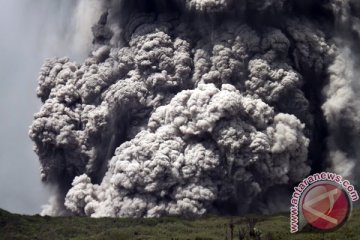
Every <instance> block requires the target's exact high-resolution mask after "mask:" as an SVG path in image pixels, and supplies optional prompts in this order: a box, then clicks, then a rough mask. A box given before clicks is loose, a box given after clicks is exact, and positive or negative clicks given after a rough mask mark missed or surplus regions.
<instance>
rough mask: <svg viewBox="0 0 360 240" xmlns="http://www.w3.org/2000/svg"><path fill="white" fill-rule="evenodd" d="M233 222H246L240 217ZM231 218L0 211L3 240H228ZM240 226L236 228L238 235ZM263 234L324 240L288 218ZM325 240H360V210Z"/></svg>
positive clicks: (269, 222)
mask: <svg viewBox="0 0 360 240" xmlns="http://www.w3.org/2000/svg"><path fill="white" fill-rule="evenodd" d="M232 220H233V222H235V223H237V222H242V221H243V220H244V219H243V218H240V217H235V218H232ZM229 222H230V218H229V217H216V216H208V217H203V218H199V219H181V218H175V217H166V218H160V219H111V218H102V219H91V218H85V217H56V218H50V217H40V216H22V215H17V214H11V213H8V212H6V211H2V210H0V239H6V240H12V239H32V240H33V239H46V240H50V239H51V240H57V239H72V240H75V239H76V240H80V239H84V240H85V239H126V240H130V239H154V240H162V239H167V240H171V239H174V240H175V239H179V240H180V239H181V240H187V239H189V240H190V239H191V240H201V239H202V240H205V239H208V240H209V239H214V240H215V239H221V240H224V239H225V231H226V230H225V229H226V226H228V224H229ZM238 226H239V224H235V231H237V228H238ZM256 227H257V228H258V229H260V230H261V232H262V233H264V235H265V233H268V232H271V233H272V234H273V236H274V238H273V239H275V240H277V239H283V240H289V239H299V240H300V239H301V240H303V239H306V240H315V239H323V235H322V234H316V233H299V234H295V235H292V234H290V233H289V217H288V214H286V215H285V214H279V215H274V216H270V217H266V218H264V219H263V220H261V221H260V222H258V224H257V225H256ZM235 239H238V238H235ZM264 239H266V238H264ZM324 239H329V240H330V239H334V240H335V239H339V240H345V239H346V240H359V239H360V208H356V209H355V210H354V211H353V214H352V217H351V219H350V221H349V222H347V223H346V224H345V226H343V227H342V228H341V229H339V230H337V231H336V232H332V233H326V235H325V238H324Z"/></svg>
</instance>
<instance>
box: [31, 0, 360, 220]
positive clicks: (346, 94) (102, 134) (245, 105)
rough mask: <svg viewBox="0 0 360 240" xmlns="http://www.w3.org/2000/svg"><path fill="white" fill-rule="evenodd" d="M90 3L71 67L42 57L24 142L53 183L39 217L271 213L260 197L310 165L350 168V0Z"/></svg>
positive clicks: (349, 172) (353, 158)
mask: <svg viewBox="0 0 360 240" xmlns="http://www.w3.org/2000/svg"><path fill="white" fill-rule="evenodd" d="M91 4H94V1H92V2H91ZM97 6H100V5H97ZM99 9H100V10H99V12H97V13H93V14H98V15H99V16H100V15H101V16H100V19H99V21H98V23H96V24H95V25H94V26H93V27H92V32H93V49H92V51H91V53H90V54H89V57H88V58H87V59H86V60H85V61H84V63H83V64H78V63H75V62H73V61H71V60H70V59H68V58H54V59H49V60H47V61H46V63H45V64H44V66H43V67H42V69H41V72H40V77H39V86H38V89H37V95H38V97H39V98H40V99H41V100H42V102H43V106H42V108H41V110H40V112H39V113H37V114H36V115H35V120H34V122H33V124H32V126H31V129H30V137H31V138H32V140H33V141H34V143H35V150H36V153H37V154H38V156H39V159H40V162H41V164H42V171H41V172H42V179H43V181H45V182H46V183H49V184H53V185H55V186H56V187H57V188H58V192H59V194H58V195H57V196H56V197H55V198H54V199H53V200H52V201H51V203H50V205H49V206H48V208H47V209H46V211H44V213H47V214H50V213H51V214H55V215H56V214H78V215H87V216H93V217H101V216H127V217H144V216H146V217H154V216H162V215H169V214H170V215H179V214H180V215H202V214H204V213H207V212H218V213H226V212H227V211H229V208H231V209H230V210H231V212H232V213H234V212H237V213H244V212H249V211H261V212H271V211H273V209H272V208H273V206H276V205H277V204H278V203H274V202H273V201H271V199H270V197H269V196H270V194H271V193H279V194H281V195H282V196H286V189H290V188H291V186H293V185H294V184H295V183H297V182H298V181H301V180H302V178H303V177H305V176H307V175H308V174H309V173H310V172H316V171H319V170H322V169H332V170H334V171H336V172H339V173H342V174H344V175H345V176H347V177H352V176H354V174H355V172H356V171H357V169H358V168H359V167H358V164H357V158H358V155H359V153H358V151H359V150H358V147H357V146H356V145H357V142H358V140H359V133H360V129H359V121H360V120H359V119H360V118H359V115H360V108H359V106H360V104H359V102H360V97H359V96H358V93H357V90H358V88H359V87H360V85H359V84H358V83H357V81H358V76H360V75H359V73H358V72H357V70H356V68H355V67H354V66H355V64H356V63H357V61H358V59H357V58H356V56H357V55H356V53H354V54H350V52H351V51H350V50H349V49H351V50H353V51H354V52H356V51H358V50H359V49H357V46H356V45H355V44H353V42H354V41H355V40H357V39H358V37H359V36H360V35H359V34H360V31H358V30H360V27H359V26H360V25H359V24H360V20H359V19H358V18H356V17H355V16H356V14H355V13H360V6H359V4H357V3H355V2H352V1H339V0H332V1H330V2H326V3H325V2H324V1H300V0H299V1H287V0H282V1H272V0H262V1H250V0H241V1H231V0H171V1H161V0H151V1H145V0H136V1H127V0H123V1H120V0H118V1H116V0H112V1H111V0H108V1H105V2H103V4H102V6H101V7H99ZM345 26H346V27H345ZM284 189H285V191H284ZM274 199H275V198H274ZM276 199H280V201H281V197H276Z"/></svg>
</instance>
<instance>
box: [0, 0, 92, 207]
mask: <svg viewBox="0 0 360 240" xmlns="http://www.w3.org/2000/svg"><path fill="white" fill-rule="evenodd" d="M87 1H88V3H89V2H93V1H95V0H87ZM85 2H86V0H59V1H53V0H16V1H11V0H7V1H6V0H1V3H2V4H1V5H2V6H1V8H0V32H1V33H0V208H2V209H5V210H8V211H11V212H14V213H23V214H35V213H39V212H40V210H41V206H42V205H44V204H46V203H47V201H48V198H49V197H50V195H51V192H50V188H47V187H45V186H44V185H43V184H42V183H41V181H40V163H39V161H38V158H37V156H36V154H35V153H34V152H33V144H32V142H31V140H30V138H29V137H28V131H29V126H30V125H31V122H32V119H33V115H34V113H36V112H37V111H39V109H40V106H41V102H40V100H39V99H37V98H36V86H37V77H38V72H39V70H40V67H41V65H42V64H43V62H44V60H45V59H46V58H49V57H55V56H59V57H63V56H69V57H71V58H72V59H74V60H77V61H82V60H83V59H84V58H85V57H86V55H87V52H88V51H89V47H90V43H91V37H90V34H91V30H90V26H91V25H92V24H93V22H94V21H95V19H93V18H94V14H93V12H92V11H94V8H93V7H92V8H90V7H89V6H90V5H88V4H86V5H85V4H84V3H85Z"/></svg>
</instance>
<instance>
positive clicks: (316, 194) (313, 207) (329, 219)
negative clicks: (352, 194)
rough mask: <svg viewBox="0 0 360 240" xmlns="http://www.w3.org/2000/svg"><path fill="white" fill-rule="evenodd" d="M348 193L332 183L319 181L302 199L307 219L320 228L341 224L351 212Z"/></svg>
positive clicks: (329, 227) (330, 228) (330, 227)
mask: <svg viewBox="0 0 360 240" xmlns="http://www.w3.org/2000/svg"><path fill="white" fill-rule="evenodd" d="M350 210H351V207H350V201H349V197H348V195H347V194H346V193H345V192H344V191H343V190H342V189H341V188H340V187H338V186H336V185H333V184H331V183H319V184H316V185H315V186H313V187H311V188H310V189H309V191H307V193H306V195H305V196H304V198H303V201H302V212H303V216H304V218H305V219H306V221H307V222H308V223H309V224H310V225H311V226H313V227H314V228H317V229H319V230H332V229H334V228H336V227H339V226H341V225H342V224H343V223H345V221H346V220H347V217H348V215H349V213H350Z"/></svg>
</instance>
